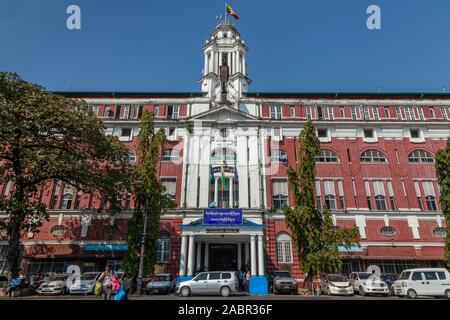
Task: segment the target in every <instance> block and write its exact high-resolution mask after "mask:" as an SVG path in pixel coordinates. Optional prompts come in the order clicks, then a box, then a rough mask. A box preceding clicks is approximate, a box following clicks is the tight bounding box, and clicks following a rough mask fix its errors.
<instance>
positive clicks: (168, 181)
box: [161, 178, 177, 200]
mask: <svg viewBox="0 0 450 320" xmlns="http://www.w3.org/2000/svg"><path fill="white" fill-rule="evenodd" d="M161 184H162V185H163V186H164V187H165V188H166V190H165V191H164V194H165V195H167V196H169V197H170V198H171V199H172V200H175V192H176V188H177V180H176V178H161Z"/></svg>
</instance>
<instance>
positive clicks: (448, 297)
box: [444, 289, 450, 299]
mask: <svg viewBox="0 0 450 320" xmlns="http://www.w3.org/2000/svg"><path fill="white" fill-rule="evenodd" d="M444 295H445V297H446V298H447V299H450V289H447V290H445V293H444Z"/></svg>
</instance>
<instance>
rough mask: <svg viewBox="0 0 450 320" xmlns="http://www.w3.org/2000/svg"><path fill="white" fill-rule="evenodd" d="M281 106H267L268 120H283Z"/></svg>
mask: <svg viewBox="0 0 450 320" xmlns="http://www.w3.org/2000/svg"><path fill="white" fill-rule="evenodd" d="M282 111H283V110H282V108H281V106H269V112H270V119H273V120H281V119H282V118H283V112H282Z"/></svg>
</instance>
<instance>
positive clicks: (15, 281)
mask: <svg viewBox="0 0 450 320" xmlns="http://www.w3.org/2000/svg"><path fill="white" fill-rule="evenodd" d="M21 284H22V279H21V278H20V277H18V276H16V277H13V278H12V279H11V281H10V282H9V287H8V289H6V295H9V297H12V296H13V293H14V292H15V291H17V290H19V288H20V286H21Z"/></svg>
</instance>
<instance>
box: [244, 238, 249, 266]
mask: <svg viewBox="0 0 450 320" xmlns="http://www.w3.org/2000/svg"><path fill="white" fill-rule="evenodd" d="M244 245H245V262H244V263H245V264H246V265H247V266H248V265H249V262H250V243H249V242H245V244H244Z"/></svg>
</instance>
